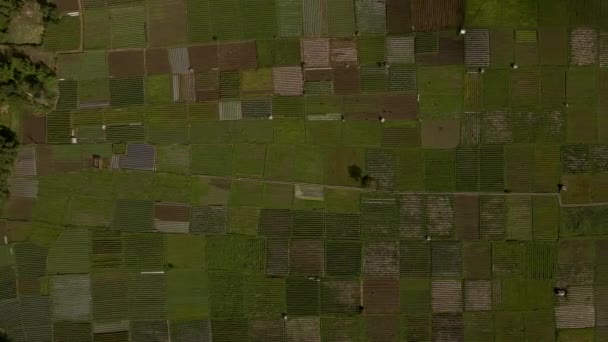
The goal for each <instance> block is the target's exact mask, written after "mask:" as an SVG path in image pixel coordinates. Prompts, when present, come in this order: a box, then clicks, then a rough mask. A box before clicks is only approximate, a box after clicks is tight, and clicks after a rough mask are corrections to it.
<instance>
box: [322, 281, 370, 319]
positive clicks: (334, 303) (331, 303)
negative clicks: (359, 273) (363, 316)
mask: <svg viewBox="0 0 608 342" xmlns="http://www.w3.org/2000/svg"><path fill="white" fill-rule="evenodd" d="M360 304H361V289H360V286H359V281H357V280H324V281H323V282H322V283H321V311H322V312H323V313H344V314H348V313H351V314H352V313H356V312H358V311H359V305H360Z"/></svg>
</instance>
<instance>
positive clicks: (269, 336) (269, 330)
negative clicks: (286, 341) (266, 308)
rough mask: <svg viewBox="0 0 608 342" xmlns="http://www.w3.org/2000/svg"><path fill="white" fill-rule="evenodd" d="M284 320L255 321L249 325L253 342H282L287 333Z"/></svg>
mask: <svg viewBox="0 0 608 342" xmlns="http://www.w3.org/2000/svg"><path fill="white" fill-rule="evenodd" d="M284 330H285V322H284V321H283V320H280V319H279V320H255V321H251V322H250V325H249V335H250V341H251V342H266V341H281V340H283V334H284V333H285V331H284Z"/></svg>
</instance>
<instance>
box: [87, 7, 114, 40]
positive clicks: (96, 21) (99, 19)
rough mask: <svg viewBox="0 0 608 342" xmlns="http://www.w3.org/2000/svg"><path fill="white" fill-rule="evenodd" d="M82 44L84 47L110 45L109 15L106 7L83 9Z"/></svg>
mask: <svg viewBox="0 0 608 342" xmlns="http://www.w3.org/2000/svg"><path fill="white" fill-rule="evenodd" d="M83 23H84V27H83V31H84V36H83V44H84V48H85V49H107V48H109V47H110V44H111V38H110V17H109V11H108V9H107V8H91V9H85V10H84V11H83Z"/></svg>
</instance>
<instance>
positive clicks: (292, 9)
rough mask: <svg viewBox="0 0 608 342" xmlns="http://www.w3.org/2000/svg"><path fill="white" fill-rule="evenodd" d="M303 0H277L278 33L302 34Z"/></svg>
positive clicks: (287, 34)
mask: <svg viewBox="0 0 608 342" xmlns="http://www.w3.org/2000/svg"><path fill="white" fill-rule="evenodd" d="M302 9H303V5H302V0H277V20H278V33H279V36H281V37H298V36H300V35H302V29H303V25H302V16H303V13H302Z"/></svg>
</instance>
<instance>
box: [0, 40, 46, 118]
mask: <svg viewBox="0 0 608 342" xmlns="http://www.w3.org/2000/svg"><path fill="white" fill-rule="evenodd" d="M56 89H57V78H56V77H55V74H54V72H53V70H51V69H50V68H49V67H47V66H46V65H44V64H42V63H33V62H32V61H31V60H30V59H29V58H28V57H27V56H25V55H23V54H20V53H17V52H16V51H8V52H6V53H4V54H0V102H1V103H2V105H3V106H5V105H9V106H10V105H14V104H17V103H20V104H28V105H32V106H34V107H35V108H36V109H38V110H39V111H41V112H47V111H48V110H50V109H52V107H53V106H54V105H55V102H56V99H57V90H56Z"/></svg>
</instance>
